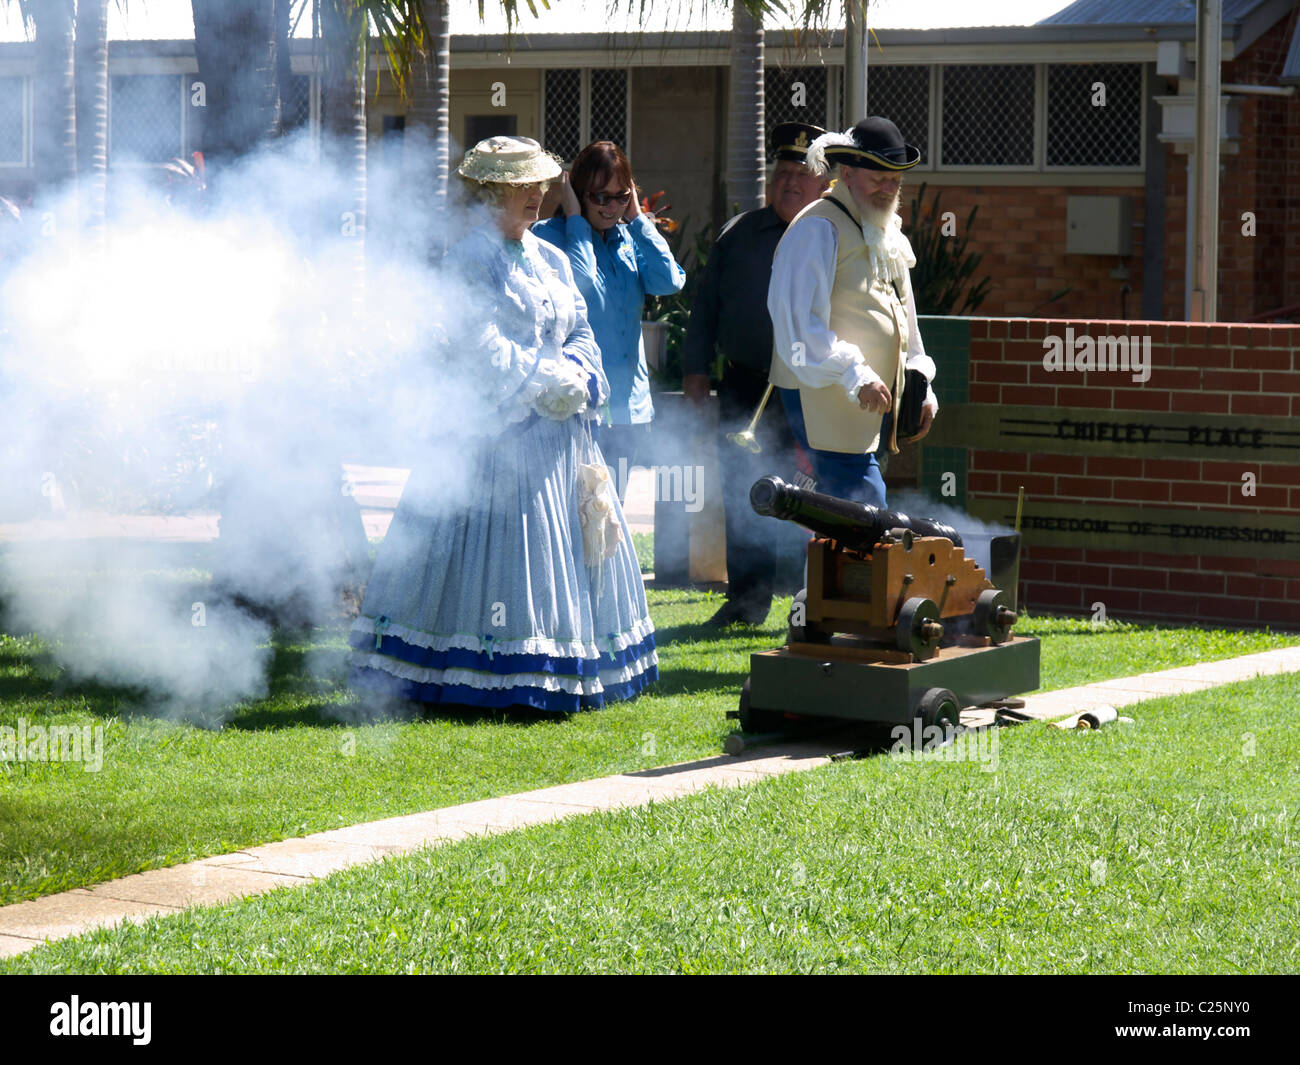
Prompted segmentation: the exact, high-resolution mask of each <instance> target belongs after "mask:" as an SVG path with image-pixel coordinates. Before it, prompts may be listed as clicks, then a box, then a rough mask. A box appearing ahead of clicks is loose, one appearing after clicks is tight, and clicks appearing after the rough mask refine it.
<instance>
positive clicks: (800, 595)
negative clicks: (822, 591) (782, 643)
mask: <svg viewBox="0 0 1300 1065" xmlns="http://www.w3.org/2000/svg"><path fill="white" fill-rule="evenodd" d="M807 603H808V589H807V588H800V589H799V591H798V592H796V593H795V597H794V599H793V600H792V601H791V603H790V617H789V620H788V621H787V623H786V632H785V640H786V643H787V644H791V643H830V642H831V638H830V634H829V633H826V632H823V631H822V630H821V629H819V628H818V627H817V626H816V625H810V624H808V618H807V616H806V615H805V617H804V623H803V624H802V625H796V624H795V623H794V615H795V612H796V611H798V610H799V608H800V606H801V605H802V606H803V607H804V608H805V609H807Z"/></svg>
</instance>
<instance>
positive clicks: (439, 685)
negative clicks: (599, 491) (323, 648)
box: [349, 417, 659, 712]
mask: <svg viewBox="0 0 1300 1065" xmlns="http://www.w3.org/2000/svg"><path fill="white" fill-rule="evenodd" d="M590 461H597V462H598V461H601V460H600V458H599V456H598V454H596V455H595V456H593V453H592V452H591V451H590V450H589V448H588V445H587V443H586V442H585V437H584V434H583V432H582V429H581V426H580V423H579V419H578V418H576V417H575V418H569V419H567V420H566V421H563V422H557V421H553V420H550V419H546V418H534V419H532V420H530V421H529V422H528V423H526V424H525V425H523V426H521V427H519V428H518V429H516V430H513V431H511V432H510V433H507V434H505V435H503V436H500V437H496V438H494V439H493V440H492V441H491V442H490V444H489V446H486V447H482V448H481V449H479V450H478V451H477V452H476V453H475V454H474V455H473V456H471V457H468V458H466V457H465V456H462V457H461V464H462V467H463V469H462V470H461V471H460V473H461V475H460V476H458V477H449V476H448V471H447V469H446V468H445V467H444V468H441V469H436V470H435V469H433V464H431V465H430V467H429V468H426V469H423V470H414V471H413V472H412V474H411V478H410V480H409V481H408V483H407V486H406V489H405V490H404V491H403V494H402V501H401V503H400V505H399V506H398V508H397V512H396V514H395V515H394V516H393V522H392V525H391V526H390V528H389V531H388V536H387V537H386V538H385V540H384V543H383V545H382V547H381V548H380V551H379V557H378V559H377V560H376V563H375V569H374V573H373V574H372V576H371V578H370V584H369V586H368V587H367V589H366V597H365V602H364V604H363V606H362V612H361V617H359V618H358V619H357V621H356V622H355V623H354V624H353V626H352V632H351V634H350V637H349V642H350V644H351V646H352V648H353V650H352V655H351V678H350V682H351V684H352V686H353V687H355V688H357V689H359V690H364V691H372V692H377V693H380V694H383V695H386V696H391V697H395V698H399V699H410V700H415V701H417V702H423V703H431V704H438V703H448V704H455V705H466V706H481V707H491V708H500V707H506V706H531V707H536V708H539V709H543V710H554V711H561V712H564V711H573V710H581V709H593V708H596V707H600V706H603V705H604V703H605V701H606V700H618V699H628V698H631V697H632V696H635V695H636V694H638V693H639V692H640V691H642V690H643V689H644V688H645V687H646V686H647V685H649V684H651V683H653V682H654V681H655V680H657V679H658V676H659V669H658V656H657V655H656V653H655V644H654V625H653V623H652V622H651V621H650V612H649V608H648V607H647V605H646V599H645V587H644V585H643V583H642V580H641V573H640V567H639V566H638V565H637V560H636V552H635V551H634V550H633V547H632V538H631V534H630V533H629V532H628V529H627V523H626V521H625V520H624V519H623V515H622V509H621V508H620V509H619V511H618V520H619V524H620V526H621V527H622V531H623V540H622V542H621V543H620V544H619V546H618V550H617V552H616V554H615V555H614V557H613V558H611V559H608V560H606V561H604V562H603V563H602V564H601V566H600V568H599V570H594V569H588V567H587V566H586V562H585V559H584V558H583V547H582V530H581V526H580V525H579V521H578V506H577V491H578V485H577V468H578V464H579V463H580V462H590Z"/></svg>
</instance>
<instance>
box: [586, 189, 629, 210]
mask: <svg viewBox="0 0 1300 1065" xmlns="http://www.w3.org/2000/svg"><path fill="white" fill-rule="evenodd" d="M631 198H632V190H631V189H628V191H627V192H620V193H618V194H617V195H610V193H608V192H589V193H587V199H589V200H590V201H591V202H592V203H594V204H595V205H596V206H597V207H604V206H605V204H607V203H627V201H628V200H630V199H631Z"/></svg>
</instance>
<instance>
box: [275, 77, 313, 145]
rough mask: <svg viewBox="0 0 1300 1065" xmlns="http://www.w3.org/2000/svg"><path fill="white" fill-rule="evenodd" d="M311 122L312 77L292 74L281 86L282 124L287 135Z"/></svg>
mask: <svg viewBox="0 0 1300 1065" xmlns="http://www.w3.org/2000/svg"><path fill="white" fill-rule="evenodd" d="M309 121H311V75H310V74H290V75H289V79H288V81H286V82H285V84H283V85H282V86H280V124H281V127H282V128H283V130H284V132H285V133H288V132H290V131H292V130H295V129H299V128H301V127H302V126H305V125H306V124H307V123H308V122H309Z"/></svg>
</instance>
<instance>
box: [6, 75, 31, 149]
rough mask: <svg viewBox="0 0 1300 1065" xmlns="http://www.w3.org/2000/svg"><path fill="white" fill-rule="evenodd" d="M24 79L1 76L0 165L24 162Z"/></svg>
mask: <svg viewBox="0 0 1300 1065" xmlns="http://www.w3.org/2000/svg"><path fill="white" fill-rule="evenodd" d="M23 81H24V79H23V78H0V166H3V165H5V164H8V165H11V166H21V165H22V163H23V162H24V156H25V152H24V147H25V141H26V138H25V137H24V132H25V130H24V127H23V96H24V94H23Z"/></svg>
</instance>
